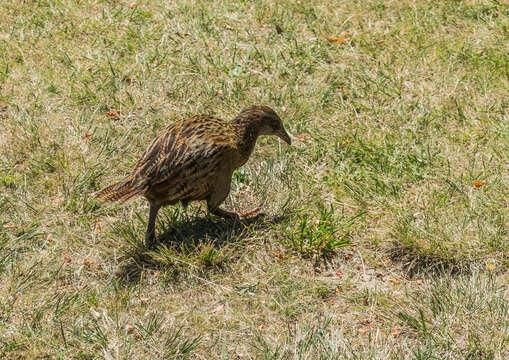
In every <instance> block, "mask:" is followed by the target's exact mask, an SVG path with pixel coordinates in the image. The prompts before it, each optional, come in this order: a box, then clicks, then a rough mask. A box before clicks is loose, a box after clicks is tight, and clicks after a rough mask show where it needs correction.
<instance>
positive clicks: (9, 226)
mask: <svg viewBox="0 0 509 360" xmlns="http://www.w3.org/2000/svg"><path fill="white" fill-rule="evenodd" d="M15 227H16V225H14V224H10V223H9V224H4V225H3V226H2V228H4V229H14V228H15Z"/></svg>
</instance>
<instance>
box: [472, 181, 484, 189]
mask: <svg viewBox="0 0 509 360" xmlns="http://www.w3.org/2000/svg"><path fill="white" fill-rule="evenodd" d="M484 184H486V182H484V181H472V185H474V186H475V187H476V188H480V187H481V186H483V185H484Z"/></svg>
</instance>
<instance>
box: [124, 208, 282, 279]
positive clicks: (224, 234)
mask: <svg viewBox="0 0 509 360" xmlns="http://www.w3.org/2000/svg"><path fill="white" fill-rule="evenodd" d="M284 218H285V217H284V216H276V217H268V216H266V215H265V214H260V215H258V216H257V217H254V218H251V219H246V220H243V221H241V222H239V221H236V220H231V221H227V220H223V219H219V218H215V217H211V216H205V217H198V216H196V217H195V216H192V217H187V216H182V215H181V214H180V215H179V214H177V215H176V216H175V213H170V214H169V215H166V216H164V215H163V216H161V219H160V221H159V224H160V226H159V229H158V232H157V233H158V234H159V235H158V236H157V240H156V243H155V244H154V246H152V247H151V248H148V247H146V246H145V243H144V235H145V234H144V232H140V231H139V227H134V226H131V225H128V226H124V227H122V228H118V229H117V230H116V233H117V234H118V235H119V236H120V237H121V238H122V239H123V240H125V243H124V245H123V246H122V248H121V252H122V259H121V260H122V262H123V263H124V265H122V266H121V267H120V268H119V269H118V271H117V272H116V277H117V279H118V280H120V282H121V283H124V284H126V285H133V284H136V283H137V282H138V281H139V280H140V276H141V273H142V271H143V270H144V269H153V270H160V269H164V270H169V271H167V273H171V274H174V275H177V274H178V273H180V272H182V271H190V270H193V269H195V270H196V269H199V270H200V271H205V270H207V269H218V268H221V267H222V266H223V265H224V263H225V260H226V259H228V258H230V259H231V258H232V257H234V256H235V255H234V256H229V255H231V254H227V253H228V252H227V251H223V248H226V247H231V246H227V245H235V246H238V247H241V246H242V239H243V238H244V237H245V236H246V235H248V234H249V233H252V232H254V231H257V230H262V229H269V228H272V226H273V225H275V224H279V223H281V222H282V221H283V220H284ZM140 220H141V219H140ZM141 221H142V222H143V220H141ZM238 253H239V252H237V255H238Z"/></svg>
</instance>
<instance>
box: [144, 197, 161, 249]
mask: <svg viewBox="0 0 509 360" xmlns="http://www.w3.org/2000/svg"><path fill="white" fill-rule="evenodd" d="M160 208H161V205H156V204H150V212H149V215H148V226H147V233H146V235H145V246H146V247H148V248H149V247H151V246H152V245H153V244H154V239H155V225H156V217H157V212H158V211H159V209H160Z"/></svg>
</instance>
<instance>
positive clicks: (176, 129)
mask: <svg viewBox="0 0 509 360" xmlns="http://www.w3.org/2000/svg"><path fill="white" fill-rule="evenodd" d="M260 135H276V136H279V137H280V138H281V139H283V140H284V141H285V142H287V143H288V144H289V145H290V144H291V140H290V136H289V135H288V133H287V132H286V130H285V129H284V127H283V123H282V122H281V119H280V118H279V116H278V115H277V114H276V113H275V112H274V110H272V109H271V108H269V107H267V106H252V107H249V108H247V109H244V110H243V111H242V112H241V113H240V114H239V115H238V116H237V117H235V118H234V119H233V120H232V121H230V122H225V121H223V120H220V119H217V118H215V117H212V116H208V115H197V116H194V117H192V118H190V119H187V120H182V121H178V122H175V123H173V124H171V125H170V126H168V127H167V128H166V129H165V130H164V131H163V132H161V133H160V134H159V135H158V136H157V137H156V138H155V139H154V140H153V141H152V143H151V144H150V145H149V147H148V148H147V150H146V151H145V153H144V154H143V155H142V156H141V158H140V159H139V160H138V162H137V163H136V165H135V167H134V170H133V171H132V173H131V174H130V175H129V176H127V177H126V178H125V179H124V180H122V181H120V182H118V183H116V184H113V185H111V186H108V187H107V188H105V189H103V190H101V191H99V192H98V193H96V195H95V196H96V199H97V200H98V201H101V202H106V201H117V202H120V203H123V202H125V201H126V200H129V199H131V198H133V197H135V196H139V195H143V196H145V197H146V198H147V199H148V201H149V202H150V214H149V220H148V226H147V233H146V236H145V243H146V245H147V246H150V245H151V244H153V241H154V238H155V220H156V217H157V212H158V211H159V209H160V208H161V206H165V205H172V204H175V203H177V202H181V203H182V204H183V205H184V206H186V205H187V204H188V203H189V202H190V201H194V200H206V201H207V209H208V211H209V212H211V213H212V214H215V215H217V216H221V217H223V218H237V219H240V217H241V216H240V215H239V214H237V213H236V212H229V211H225V210H223V209H221V208H220V207H219V205H221V203H222V202H223V201H224V200H225V199H226V197H227V196H228V193H229V192H230V183H231V180H232V174H233V171H234V170H235V169H237V168H239V167H241V166H242V165H244V164H245V163H246V161H247V160H248V159H249V156H250V155H251V153H252V152H253V149H254V146H255V143H256V139H257V138H258V136H260ZM256 210H258V209H255V211H256ZM252 212H253V211H249V212H247V213H245V214H242V216H245V215H247V214H249V213H252Z"/></svg>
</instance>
